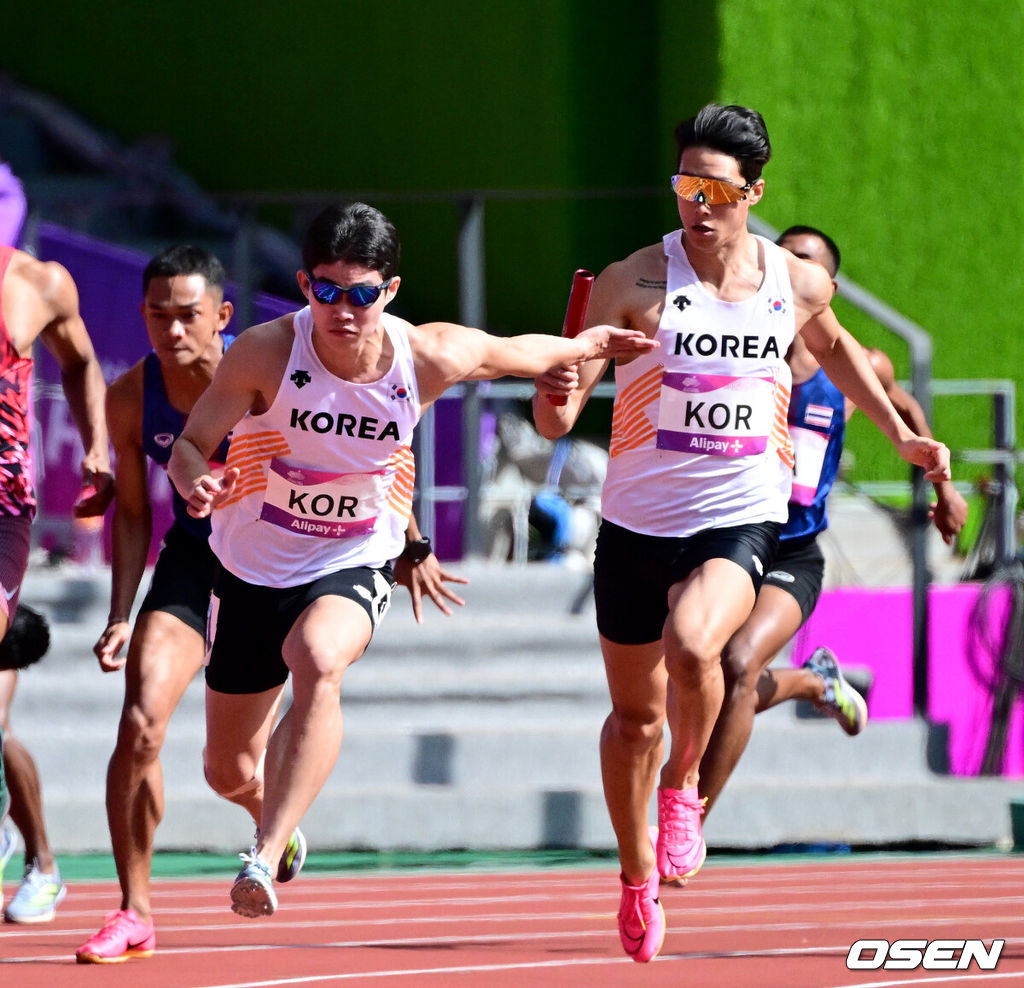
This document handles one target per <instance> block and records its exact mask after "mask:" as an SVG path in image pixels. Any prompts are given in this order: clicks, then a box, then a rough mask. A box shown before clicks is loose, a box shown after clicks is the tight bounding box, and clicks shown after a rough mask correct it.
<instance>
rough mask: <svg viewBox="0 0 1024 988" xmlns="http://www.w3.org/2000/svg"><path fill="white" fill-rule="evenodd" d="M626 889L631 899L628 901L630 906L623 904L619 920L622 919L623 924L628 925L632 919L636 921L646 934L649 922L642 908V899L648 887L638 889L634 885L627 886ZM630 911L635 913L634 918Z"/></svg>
mask: <svg viewBox="0 0 1024 988" xmlns="http://www.w3.org/2000/svg"><path fill="white" fill-rule="evenodd" d="M624 888H625V889H626V891H627V892H629V897H628V899H627V902H628V903H629V906H627V905H626V902H623V904H622V906H621V907H620V908H619V919H621V920H622V922H623V923H628V922H629V921H630V919H635V920H636V921H637V922H638V923H639V924H640V929H641V930H643V931H644V932H645V933H646V932H647V922H646V920H645V919H644V911H643V910H642V909H641V908H640V898H641V896H642V895H643V892H644V890H645V889H646V886H640V887H639V888H637V887H635V886H632V885H626V886H624ZM630 907H632V909H630ZM630 911H632V913H633V915H632V916H630V915H629V913H630Z"/></svg>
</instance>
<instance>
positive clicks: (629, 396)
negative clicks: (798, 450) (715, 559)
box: [601, 230, 796, 537]
mask: <svg viewBox="0 0 1024 988" xmlns="http://www.w3.org/2000/svg"><path fill="white" fill-rule="evenodd" d="M681 236H682V231H680V230H676V231H675V232H673V233H670V234H667V235H666V236H665V238H664V246H665V255H666V257H667V259H668V270H667V282H666V293H665V309H664V313H663V314H662V317H661V322H660V323H659V325H658V332H657V335H656V339H658V341H659V342H660V343H661V346H660V348H659V349H657V350H654V351H653V352H652V353H650V354H644V355H642V356H640V357H638V358H636V359H635V360H633V361H631V362H630V363H628V364H624V365H622V366H617V367H616V368H615V384H616V396H615V408H614V412H613V418H612V435H611V446H610V450H609V452H610V460H609V463H608V474H607V477H606V479H605V483H604V489H603V491H602V505H601V509H602V515H603V516H604V517H605V518H607V519H608V520H609V521H611V522H614V523H615V524H616V525H621V526H622V527H623V528H628V529H630V530H632V531H634V532H639V533H641V534H645V535H658V536H669V537H686V536H689V535H693V534H695V533H696V532H699V531H703V530H705V529H708V528H726V527H730V526H733V525H745V524H752V523H756V522H764V521H776V522H785V520H786V517H787V507H786V505H787V502H788V500H789V492H790V485H791V482H792V471H793V453H792V445H791V443H790V439H789V431H788V428H787V425H786V411H787V409H788V407H789V393H790V388H791V382H792V376H791V375H790V371H789V367H788V365H787V364H786V361H785V356H786V351H787V350H788V349H789V345H790V343H792V341H793V334H794V331H795V326H796V322H795V318H794V313H793V308H794V306H793V290H792V286H791V285H790V281H789V270H788V268H787V266H786V261H785V255H784V252H783V250H782V249H781V248H779V247H776V246H775V244H773V243H771V242H770V241H768V240H764V239H763V238H761V237H758V238H757V240H758V243H759V245H760V248H761V254H762V257H763V259H764V260H763V266H764V280H763V281H762V283H761V286H760V288H759V289H758V290H757V292H756V293H755V294H754V295H752V296H751V297H750V298H748V299H744V300H743V301H742V302H722V301H720V300H719V299H717V298H715V297H714V296H713V295H711V294H710V293H709V292H708V291H707V290H706V289H705V288H704V287H703V286H702V285H701V284H700V280H699V279H698V278H697V275H696V274H695V272H694V270H693V268H692V267H691V266H690V262H689V261H688V260H687V257H686V252H685V251H684V250H683V246H682V240H681Z"/></svg>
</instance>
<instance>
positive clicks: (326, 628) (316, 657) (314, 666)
mask: <svg viewBox="0 0 1024 988" xmlns="http://www.w3.org/2000/svg"><path fill="white" fill-rule="evenodd" d="M371 630H372V629H371V625H370V619H369V617H368V616H367V614H366V611H365V610H363V608H362V607H361V606H360V605H359V604H356V603H354V602H353V601H351V600H346V599H344V598H342V597H336V596H326V597H320V598H319V599H317V600H316V601H314V602H313V603H312V604H310V605H309V607H307V608H306V610H305V611H304V612H303V613H302V615H301V616H300V618H299V620H298V621H296V623H295V625H294V626H293V627H292V629H291V631H290V632H289V633H288V637H287V638H286V639H285V643H284V650H283V655H284V660H285V664H286V665H287V666H288V668H289V670H290V671H291V675H292V704H291V706H290V707H289V708H288V711H287V712H286V713H285V715H284V716H283V717H282V718H281V720H280V722H279V723H278V724H277V726H276V727H274V728H273V731H270V728H271V727H272V725H273V716H274V714H275V713H276V710H277V706H278V704H279V703H280V699H281V695H282V692H283V686H282V687H280V688H278V689H275V690H268V691H266V692H264V693H256V694H248V695H231V694H225V693H217V692H215V691H213V690H207V694H206V696H207V755H206V759H207V778H208V779H209V780H210V784H211V785H212V786H213V787H214V788H215V789H216V790H217V791H218V792H220V793H221V794H222V795H225V796H226V798H232V794H234V801H235V802H238V803H240V804H242V805H246V806H247V808H248V809H249V810H250V812H251V813H253V815H254V817H255V819H256V821H257V823H258V826H259V829H260V837H259V842H258V844H257V848H256V850H257V854H258V856H259V858H260V859H261V860H262V861H264V862H273V863H274V865H275V867H276V863H277V862H278V860H279V859H280V857H281V854H282V853H283V851H284V848H285V845H286V844H287V843H288V840H289V838H290V837H291V835H292V832H293V831H294V829H295V827H296V826H298V824H299V821H300V820H301V819H302V816H303V814H304V813H305V812H306V810H307V809H309V807H310V805H311V804H312V802H313V800H314V798H315V797H316V795H317V793H319V791H320V789H321V788H322V787H323V784H324V783H325V782H326V781H327V777H328V776H329V775H330V773H331V770H332V769H333V768H334V764H335V762H336V761H337V758H338V752H339V750H340V747H341V733H342V718H341V677H342V675H343V673H344V671H345V669H347V668H348V666H349V665H351V664H352V663H353V662H354V661H355V660H356V659H357V658H359V656H360V655H362V653H363V650H364V649H365V648H366V645H367V643H368V642H369V640H370V634H371ZM268 733H269V742H267V740H266V739H267V735H268ZM264 748H265V750H266V764H265V767H264V774H263V785H262V789H260V788H259V787H256V786H252V782H253V781H255V776H254V773H255V769H256V765H257V764H258V761H259V758H260V755H261V753H262V751H263V750H264ZM245 787H248V788H247V789H246V788H245ZM243 790H245V791H243ZM243 799H245V800H247V802H245V803H243ZM261 803H262V806H261V805H260V804H261Z"/></svg>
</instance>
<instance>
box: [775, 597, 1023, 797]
mask: <svg viewBox="0 0 1024 988" xmlns="http://www.w3.org/2000/svg"><path fill="white" fill-rule="evenodd" d="M981 592H982V587H981V585H979V584H975V583H961V584H955V585H952V586H935V587H932V588H931V589H930V591H929V597H928V600H929V626H928V633H929V644H930V651H931V656H930V665H929V680H928V693H929V696H928V714H929V719H930V720H932V721H933V722H934V723H945V724H948V727H949V764H950V772H951V773H952V774H954V775H976V774H977V773H978V769H979V767H980V765H981V761H982V757H983V755H984V751H985V746H986V742H987V740H988V736H989V731H990V724H991V717H992V695H991V692H990V688H989V686H990V683H991V682H992V681H993V679H994V666H995V663H994V657H995V656H998V654H999V652H1000V650H1001V648H1002V640H1003V634H1004V633H1005V625H1006V618H1007V608H1008V604H1009V596H1008V594H1007V593H1006V592H1005V590H1003V589H1002V588H1000V590H999V591H997V592H996V593H995V594H993V596H992V597H991V598H990V599H988V600H987V601H986V602H985V606H984V607H982V608H981V610H980V612H979V613H977V614H976V611H978V606H977V605H978V601H979V597H980V595H981ZM972 617H976V618H977V619H978V621H977V629H975V632H974V633H972ZM978 630H980V632H981V635H980V637H979V635H978V633H977V631H978ZM819 645H827V646H828V647H829V648H831V649H832V650H833V651H834V652H835V653H836V655H837V657H838V658H839V661H840V663H841V664H842V665H844V666H854V667H856V666H860V667H863V668H867V669H870V670H871V672H872V675H873V677H874V683H873V685H872V688H871V692H870V695H869V697H868V710H869V713H870V715H871V717H872V718H873V719H875V720H886V719H899V718H905V717H912V716H913V713H914V704H913V696H914V695H913V599H912V595H911V591H910V589H909V588H903V587H898V588H867V587H840V588H837V589H834V590H826V591H824V592H823V593H822V595H821V599H820V600H819V601H818V606H817V607H816V608H815V611H814V614H812V615H811V619H810V620H809V621H808V622H807V624H806V625H805V626H804V628H803V629H802V630H801V632H800V634H799V635H798V636H797V640H796V642H795V643H794V646H793V654H792V662H793V665H800V664H802V663H803V662H804V661H805V660H806V659H807V657H808V656H809V655H810V654H811V652H812V651H813V650H814V649H815V648H817V647H818V646H819ZM868 730H870V726H869V727H868ZM1002 774H1003V775H1006V776H1014V777H1021V776H1024V707H1022V704H1021V701H1020V700H1019V699H1018V700H1017V701H1016V702H1015V703H1014V706H1013V711H1012V715H1011V717H1010V722H1009V729H1008V733H1007V743H1006V749H1005V756H1004V759H1003V765H1002Z"/></svg>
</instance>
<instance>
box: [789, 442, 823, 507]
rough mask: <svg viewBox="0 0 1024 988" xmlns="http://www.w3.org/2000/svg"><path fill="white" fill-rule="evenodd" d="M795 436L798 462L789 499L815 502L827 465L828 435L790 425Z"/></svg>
mask: <svg viewBox="0 0 1024 988" xmlns="http://www.w3.org/2000/svg"><path fill="white" fill-rule="evenodd" d="M789 434H790V436H792V438H793V455H794V457H795V458H796V464H795V466H794V467H793V493H792V494H790V496H789V499H790V501H792V502H793V503H794V504H802V505H805V506H806V505H808V504H814V495H815V494H817V492H818V483H819V482H820V481H821V470H822V467H824V465H825V452H826V451H827V450H828V436H826V435H825V434H824V433H823V432H815V431H814V430H813V429H802V428H800V426H798V425H791V426H790V427H789Z"/></svg>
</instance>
